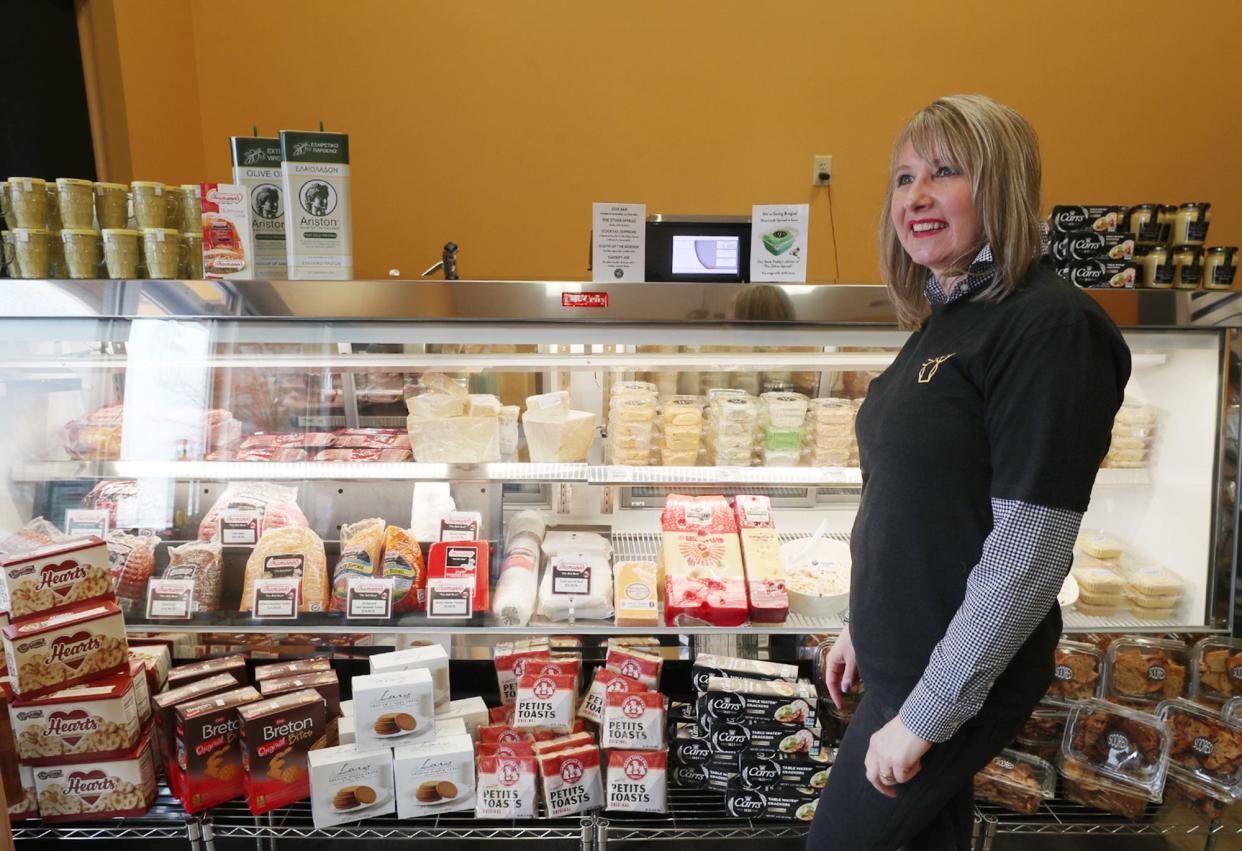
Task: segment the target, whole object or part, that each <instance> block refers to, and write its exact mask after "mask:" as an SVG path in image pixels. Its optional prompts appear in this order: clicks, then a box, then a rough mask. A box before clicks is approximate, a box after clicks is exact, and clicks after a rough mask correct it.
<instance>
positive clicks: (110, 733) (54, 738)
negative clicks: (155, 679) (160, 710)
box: [9, 673, 150, 765]
mask: <svg viewBox="0 0 1242 851" xmlns="http://www.w3.org/2000/svg"><path fill="white" fill-rule="evenodd" d="M141 679H142V682H143V683H144V685H145V683H146V676H145V674H144V675H143V676H142V678H141ZM133 683H134V681H133V680H132V679H131V678H130V676H129V675H128V673H126V674H116V675H114V676H111V677H101V678H99V679H97V680H93V681H92V682H90V683H87V684H84V685H79V686H74V687H72V688H67V689H63V690H61V691H55V692H52V693H51V694H48V695H44V696H43V697H37V698H18V699H16V700H14V701H13V703H12V706H11V709H10V713H9V714H10V716H11V718H12V720H13V735H14V736H15V737H16V739H17V754H18V756H19V757H20V758H21V759H22V761H23V762H25V763H27V764H28V765H56V764H64V763H69V762H83V761H85V760H86V759H87V758H91V759H96V760H99V759H106V758H111V757H118V756H121V755H122V754H124V753H125V752H126V751H128V750H130V749H132V748H133V747H134V746H135V745H136V744H138V740H139V737H140V736H141V734H142V727H141V720H140V718H139V715H138V707H137V704H136V702H135V694H134V685H133ZM144 697H145V692H144ZM147 712H148V714H149V713H150V704H149V703H148V705H147Z"/></svg>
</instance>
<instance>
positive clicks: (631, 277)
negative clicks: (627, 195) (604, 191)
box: [561, 204, 647, 307]
mask: <svg viewBox="0 0 1242 851" xmlns="http://www.w3.org/2000/svg"><path fill="white" fill-rule="evenodd" d="M646 254H647V205H646V204H592V205H591V280H592V281H641V280H643V278H644V277H646V273H647V262H646ZM561 304H565V297H564V296H563V295H562V296H561ZM606 304H607V301H606V300H605V305H606ZM566 306H567V307H568V306H570V305H566ZM573 306H574V307H581V306H584V305H577V304H575V305H573Z"/></svg>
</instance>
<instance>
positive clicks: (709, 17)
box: [80, 0, 1242, 283]
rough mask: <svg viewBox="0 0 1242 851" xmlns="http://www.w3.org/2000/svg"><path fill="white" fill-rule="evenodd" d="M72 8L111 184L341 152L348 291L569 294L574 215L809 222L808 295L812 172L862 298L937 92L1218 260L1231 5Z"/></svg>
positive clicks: (1096, 195) (1082, 189) (141, 2)
mask: <svg viewBox="0 0 1242 851" xmlns="http://www.w3.org/2000/svg"><path fill="white" fill-rule="evenodd" d="M80 3H81V4H82V5H83V6H84V8H85V11H87V12H91V11H93V10H95V9H96V8H97V7H101V6H102V7H106V11H107V12H108V13H110V14H111V16H113V17H114V18H115V27H114V30H115V32H114V35H112V36H111V37H110V33H109V31H108V29H107V28H97V29H96V30H95V31H94V32H92V33H91V34H90V37H89V44H87V45H86V46H85V47H84V51H85V52H88V53H89V52H92V51H93V52H94V54H95V57H96V61H97V63H98V64H100V65H103V66H108V65H109V64H110V63H112V64H117V65H119V80H115V81H114V83H115V85H117V86H119V90H115V91H113V90H109V89H108V86H107V83H108V81H107V80H103V79H101V81H100V87H101V96H102V95H106V96H107V97H108V98H110V99H111V100H112V101H113V102H115V101H117V100H118V99H119V98H120V97H121V96H123V107H121V111H122V112H123V113H124V115H125V130H126V132H125V133H124V134H121V133H118V132H111V133H109V134H107V135H105V138H104V139H103V140H102V142H103V146H104V147H105V148H106V149H107V150H106V157H105V158H104V159H105V160H106V163H107V168H108V175H109V179H116V180H129V179H133V178H138V179H144V178H145V179H155V180H161V179H162V180H166V181H173V182H190V181H194V180H198V179H204V180H218V181H224V180H227V179H228V177H229V174H230V166H229V156H228V150H229V149H228V137H229V136H230V135H237V134H246V133H249V132H250V128H251V125H252V124H257V125H258V126H259V129H260V131H261V132H263V133H266V134H272V135H274V134H275V131H277V130H279V129H281V128H286V129H314V128H316V127H317V126H318V122H319V120H320V119H323V120H324V121H325V122H326V125H327V127H328V129H330V130H342V131H346V132H348V133H349V134H350V148H351V157H352V160H353V162H352V169H353V204H354V243H355V273H356V274H357V276H358V277H360V278H364V277H382V276H384V275H386V274H387V272H388V270H389V269H390V268H397V269H400V270H401V274H402V276H403V277H414V276H416V275H417V274H418V273H419V272H421V271H422V269H423V268H425V267H426V266H428V265H430V264H431V263H432V262H434V261H435V260H436V259H438V258H439V254H440V245H441V244H442V243H444V242H445V241H447V240H449V239H452V240H454V241H455V242H457V243H458V244H459V245H461V254H460V268H461V273H462V275H463V276H464V277H474V278H529V279H581V278H583V277H586V276H587V275H588V273H587V271H586V260H587V249H588V232H589V230H590V224H591V222H590V213H591V210H590V204H591V202H592V201H622V202H638V201H643V202H645V203H646V204H647V209H648V211H649V212H673V213H685V212H693V213H733V214H736V213H749V211H750V205H751V204H753V203H802V202H809V203H810V204H811V229H812V235H811V242H810V247H809V269H808V276H809V279H810V280H812V281H833V280H836V279H837V271H836V264H835V263H834V250H833V239H832V235H831V229H830V219H829V204H828V196H827V193H826V192H825V191H824V190H822V189H812V188H811V187H810V186H809V182H810V166H811V157H812V155H814V154H817V153H825V154H832V155H833V157H834V172H835V175H834V178H833V191H832V201H833V205H834V207H835V210H834V212H835V220H836V243H837V246H838V247H839V251H840V255H839V258H835V259H839V265H840V278H839V279H840V281H842V282H847V283H857V282H875V281H877V280H878V277H877V272H876V251H875V247H874V246H875V236H874V233H875V225H876V221H877V217H878V215H879V213H880V211H879V202H880V199H881V196H882V192H883V188H884V182H885V180H886V178H887V164H888V156H889V148H890V145H891V141H892V138H893V136H894V135H895V134H896V133H897V131H898V130H899V129H900V128H901V126H902V124H903V123H904V121H905V120H906V118H907V117H908V116H909V114H910V113H911V112H913V111H914V110H916V109H917V108H919V107H920V106H922V105H924V104H926V103H927V102H929V101H930V100H932V99H934V98H935V97H936V96H938V95H941V94H946V93H952V92H983V93H986V94H989V95H991V96H993V97H995V98H998V99H1000V100H1002V101H1005V102H1007V103H1009V104H1011V105H1013V106H1015V107H1017V108H1018V109H1019V110H1020V111H1022V112H1023V113H1024V114H1025V115H1026V116H1027V117H1028V118H1029V119H1030V120H1031V121H1032V123H1033V124H1034V125H1035V127H1036V129H1037V130H1038V131H1039V132H1040V135H1041V139H1042V145H1043V156H1044V174H1045V177H1044V195H1045V199H1046V205H1047V206H1050V205H1051V204H1052V203H1057V202H1064V203H1072V202H1085V203H1137V202H1141V201H1154V202H1162V203H1175V202H1181V201H1186V200H1209V201H1212V202H1213V204H1214V208H1213V213H1214V216H1213V224H1212V234H1211V236H1212V237H1213V238H1212V239H1209V242H1212V243H1225V242H1228V243H1230V244H1238V243H1239V242H1242V169H1238V168H1236V165H1235V163H1234V162H1233V160H1235V159H1236V158H1237V154H1238V150H1239V148H1238V143H1237V139H1238V131H1239V126H1238V116H1239V113H1240V112H1242V86H1240V85H1239V84H1238V70H1237V67H1238V66H1237V56H1238V41H1237V36H1236V33H1237V32H1238V31H1240V30H1242V4H1237V3H1234V2H1232V0H1212V2H1202V3H1196V4H1192V5H1186V6H1183V7H1178V11H1179V13H1180V14H1182V15H1183V17H1182V18H1181V19H1180V20H1178V19H1174V18H1171V11H1172V7H1170V6H1169V4H1168V3H1167V2H1155V0H1135V1H1134V2H1128V3H1125V4H1121V3H1116V2H1110V3H1082V2H1069V0H1048V2H1044V3H1040V4H1035V3H1029V2H1027V3H1017V2H1015V3H996V2H981V0H956V2H952V3H948V4H932V3H922V2H919V3H915V2H897V0H889V2H863V0H854V2H848V3H846V2H823V0H786V2H784V3H781V4H773V5H768V4H761V3H756V2H754V0H693V2H691V0H684V1H683V2H675V3H670V2H668V1H667V0H631V2H627V3H621V4H604V3H586V2H581V0H470V1H469V2H451V0H354V2H351V3H341V2H340V0H296V2H294V0H283V2H282V1H281V0H268V2H264V3H255V2H250V1H249V0H80ZM1183 10H1184V11H1183ZM104 17H107V15H105V16H104ZM84 34H85V33H84ZM1183 51H1191V52H1190V53H1183ZM338 52H339V58H338V56H337V55H336V54H337V53H338ZM113 109H114V111H115V109H116V108H115V107H114V108H113ZM99 141H100V140H97V144H99ZM118 147H124V148H125V150H117V148H118Z"/></svg>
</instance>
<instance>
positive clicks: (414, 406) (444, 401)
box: [405, 393, 466, 417]
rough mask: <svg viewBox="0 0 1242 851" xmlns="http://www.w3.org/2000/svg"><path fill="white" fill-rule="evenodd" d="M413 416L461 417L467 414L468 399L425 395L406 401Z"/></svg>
mask: <svg viewBox="0 0 1242 851" xmlns="http://www.w3.org/2000/svg"><path fill="white" fill-rule="evenodd" d="M405 404H406V407H407V408H409V411H410V414H411V416H415V417H461V416H465V413H466V399H465V398H463V397H461V396H453V395H449V394H448V393H424V394H422V395H421V396H411V397H410V398H409V399H406V400H405Z"/></svg>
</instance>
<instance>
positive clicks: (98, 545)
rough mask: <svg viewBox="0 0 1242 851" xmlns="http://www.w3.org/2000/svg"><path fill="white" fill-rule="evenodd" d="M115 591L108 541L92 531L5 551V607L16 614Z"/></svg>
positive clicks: (0, 589) (1, 591)
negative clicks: (55, 542) (24, 549)
mask: <svg viewBox="0 0 1242 851" xmlns="http://www.w3.org/2000/svg"><path fill="white" fill-rule="evenodd" d="M113 596H114V595H113V591H112V567H111V565H110V563H109V561H108V546H107V544H105V543H104V542H103V540H101V539H100V538H96V537H94V536H93V535H92V536H90V537H87V538H75V539H74V540H71V541H67V542H65V543H60V544H50V545H48V546H45V547H39V548H37V549H33V550H26V551H25V552H20V553H12V554H7V555H3V556H0V610H7V611H8V612H9V614H10V616H11V617H12V618H13V620H21V619H22V618H28V617H33V616H35V615H42V614H45V613H46V614H50V613H51V612H54V611H59V610H62V609H67V608H72V607H75V606H79V605H81V604H82V603H86V602H88V601H91V600H111V599H113Z"/></svg>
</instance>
